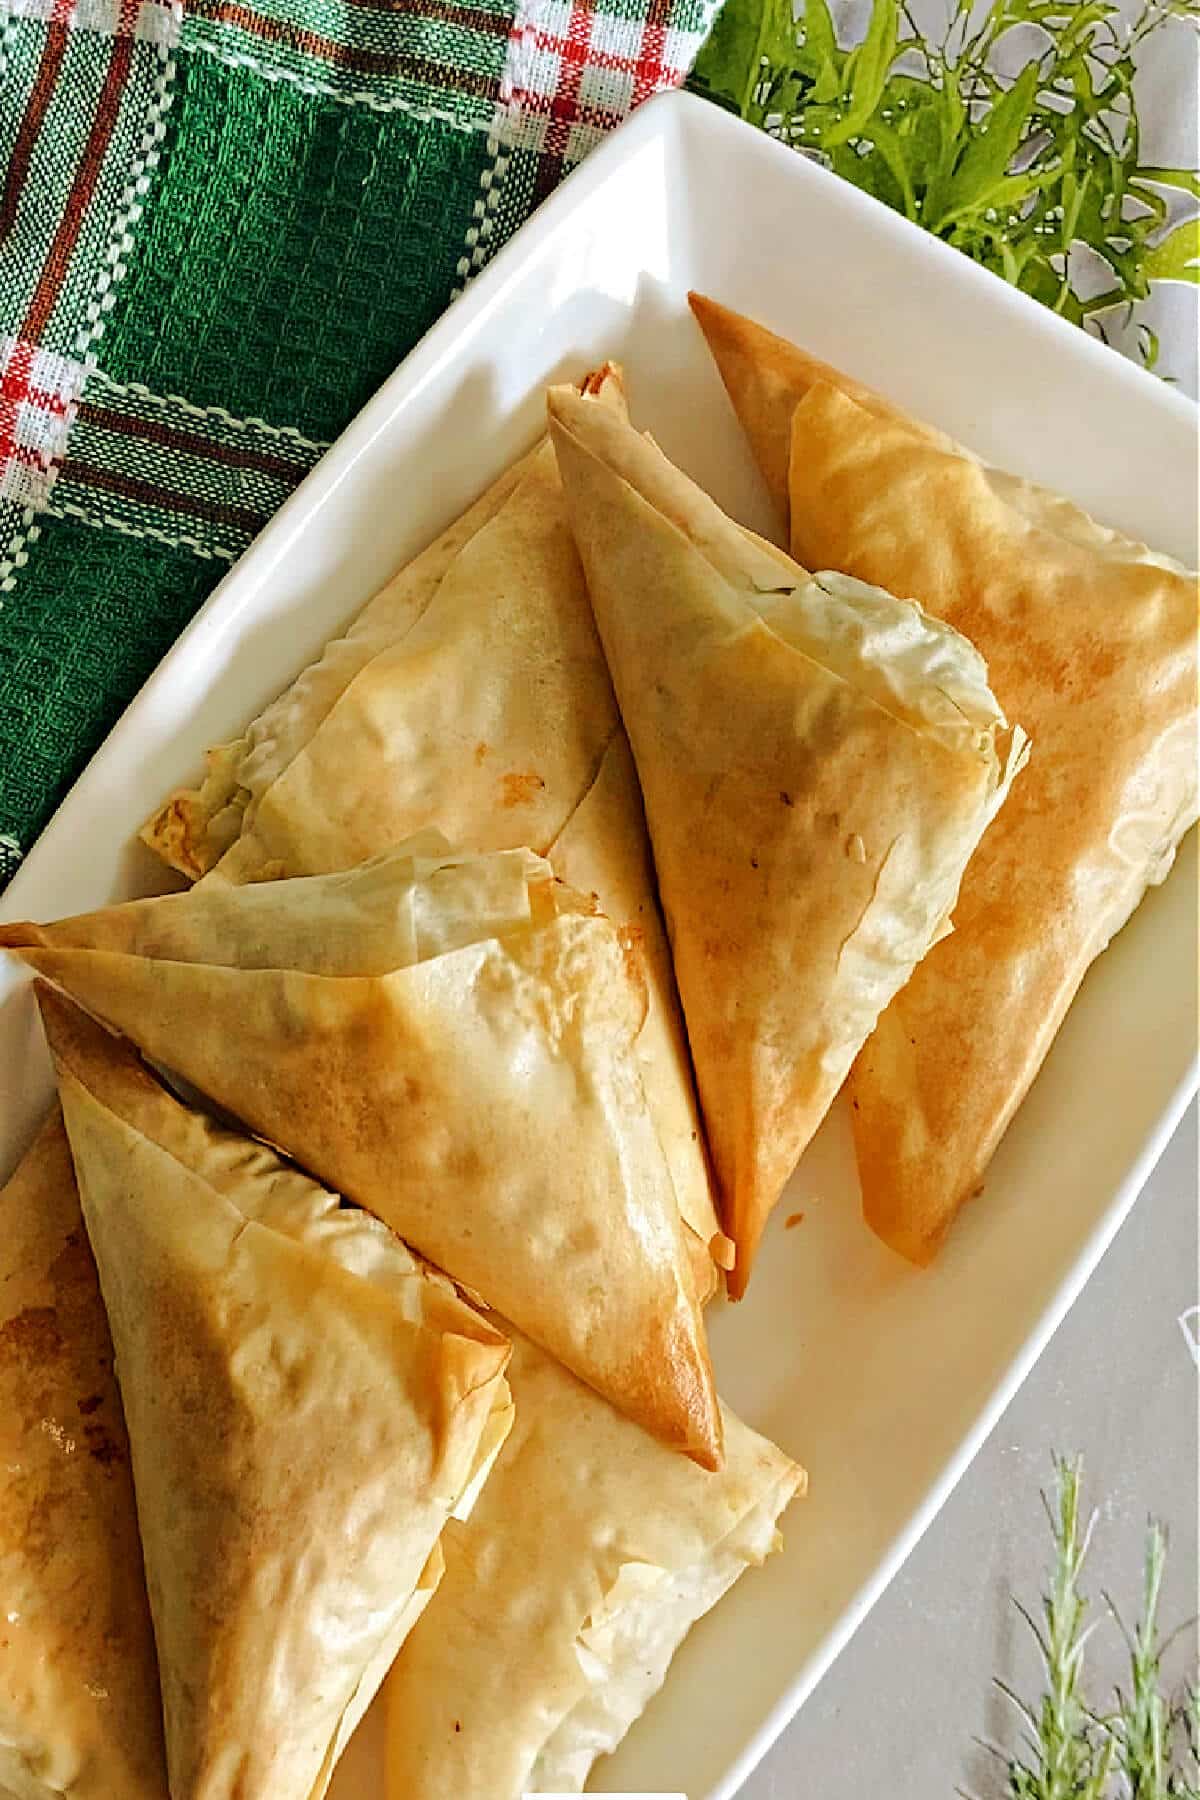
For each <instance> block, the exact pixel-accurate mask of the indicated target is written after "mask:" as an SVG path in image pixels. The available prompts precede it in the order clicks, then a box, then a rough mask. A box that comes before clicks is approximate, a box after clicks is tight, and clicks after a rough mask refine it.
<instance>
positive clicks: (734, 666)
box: [550, 388, 1025, 1294]
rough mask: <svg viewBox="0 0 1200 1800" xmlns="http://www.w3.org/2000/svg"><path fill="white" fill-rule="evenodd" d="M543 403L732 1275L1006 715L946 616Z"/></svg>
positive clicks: (913, 946) (884, 996)
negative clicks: (611, 696) (648, 865)
mask: <svg viewBox="0 0 1200 1800" xmlns="http://www.w3.org/2000/svg"><path fill="white" fill-rule="evenodd" d="M550 411H551V431H552V438H553V441H554V445H555V448H556V450H557V453H558V458H559V467H560V469H561V471H562V476H563V483H564V487H565V491H566V495H567V505H568V511H569V514H570V518H571V522H572V526H573V528H574V531H575V536H576V540H577V542H578V544H579V549H580V554H581V555H582V558H583V563H584V567H585V569H586V571H587V576H588V582H589V586H590V590H591V597H592V604H593V606H594V609H595V613H596V619H597V623H598V625H599V628H600V635H601V638H602V639H603V642H604V647H605V651H606V653H607V656H608V661H609V666H610V668H611V670H612V674H613V682H614V686H615V688H616V692H617V698H618V701H619V702H620V706H621V712H622V716H623V718H624V721H625V728H626V731H627V732H628V734H629V740H630V743H631V745H632V747H633V753H634V758H635V761H636V763H637V769H638V775H639V777H640V780H641V786H642V792H643V795H644V798H645V805H646V817H647V821H648V824H649V829H650V837H651V841H652V843H653V846H654V860H655V866H656V868H657V872H658V880H659V887H660V891H661V894H662V900H663V908H664V911H665V913H666V917H667V922H668V926H669V929H670V933H671V943H672V949H673V952H674V959H675V971H676V975H677V977H678V981H679V991H680V994H681V996H682V999H683V1007H684V1014H685V1017H686V1019H687V1028H688V1036H689V1040H690V1043H691V1049H692V1055H693V1059H694V1062H695V1067H696V1078H697V1084H698V1086H699V1090H700V1098H701V1103H702V1106H703V1110H704V1119H705V1126H706V1129H707V1132H708V1139H709V1144H710V1147H711V1149H712V1154H713V1160H714V1164H715V1167H716V1171H717V1175H718V1178H719V1182H720V1187H721V1190H722V1194H723V1198H724V1202H725V1205H726V1207H727V1213H726V1219H725V1224H726V1229H727V1230H728V1231H729V1233H730V1235H731V1236H732V1237H733V1239H734V1241H735V1243H736V1245H737V1262H736V1266H735V1268H734V1271H733V1274H732V1276H731V1278H730V1290H731V1292H733V1293H735V1294H740V1293H742V1292H743V1291H744V1290H745V1286H746V1281H747V1279H748V1277H749V1273H750V1268H751V1264H752V1261H753V1257H754V1254H755V1250H756V1247H757V1244H758V1241H759V1238H760V1236H761V1233H762V1230H763V1226H764V1225H765V1222H766V1219H767V1215H768V1213H769V1212H770V1210H771V1208H772V1207H773V1206H774V1204H775V1202H776V1200H777V1199H778V1197H779V1193H780V1190H781V1188H782V1187H783V1184H784V1182H785V1181H786V1179H787V1177H788V1176H789V1174H790V1173H791V1171H792V1168H793V1167H794V1165H795V1162H796V1159H797V1157H798V1156H799V1154H800V1152H801V1151H802V1150H803V1149H804V1147H805V1145H806V1144H807V1143H808V1141H809V1139H810V1138H811V1136H812V1134H813V1132H814V1131H815V1130H816V1128H817V1126H818V1125H819V1124H820V1122H821V1119H822V1118H823V1116H824V1114H825V1112H826V1111H827V1109H828V1107H829V1105H830V1102H831V1101H832V1099H833V1097H834V1095H835V1094H836V1092H837V1090H838V1088H839V1087H840V1085H841V1083H842V1081H843V1080H844V1078H845V1076H846V1074H847V1071H848V1070H849V1068H850V1065H851V1062H852V1061H853V1059H854V1057H855V1055H856V1054H857V1052H858V1050H859V1049H860V1048H861V1046H862V1043H863V1041H864V1039H865V1038H866V1037H867V1035H868V1033H869V1032H870V1030H871V1028H872V1026H873V1025H874V1024H875V1021H876V1019H877V1018H878V1016H879V1014H880V1012H881V1011H882V1010H883V1008H884V1007H885V1006H886V1005H887V1003H888V1001H889V1000H890V999H891V998H892V996H893V995H894V994H895V993H896V991H897V989H898V988H900V987H902V986H903V984H904V983H905V982H906V981H907V980H908V978H909V976H910V975H911V973H912V970H913V968H914V967H915V966H916V964H917V963H919V961H920V959H921V958H922V957H923V956H924V955H925V953H926V952H927V951H928V950H929V948H930V946H931V944H933V943H935V942H936V941H937V939H938V938H939V937H941V936H943V935H944V934H945V932H946V931H947V930H948V929H949V924H948V921H949V915H950V912H951V909H952V908H953V906H954V904H955V900H956V898H957V894H958V888H959V882H960V881H961V879H962V873H963V869H964V867H965V866H966V864H967V862H968V859H969V858H970V856H971V855H972V852H973V851H974V849H975V846H976V845H977V843H978V842H979V838H980V835H981V834H982V832H983V831H984V829H985V828H986V827H987V825H988V824H989V821H990V820H991V819H992V817H993V815H994V814H995V812H996V811H997V809H998V808H999V807H1000V805H1001V803H1002V801H1003V800H1004V798H1005V796H1006V794H1007V792H1008V788H1009V784H1010V782H1011V781H1012V779H1013V776H1014V774H1015V773H1016V771H1017V769H1018V768H1019V767H1020V764H1021V761H1022V758H1023V754H1024V747H1025V746H1024V736H1023V733H1022V732H1021V731H1020V729H1019V728H1013V729H1010V728H1009V727H1008V725H1007V724H1006V721H1005V719H1004V716H1003V714H1002V712H1001V710H1000V707H999V706H998V705H997V703H996V701H995V699H994V698H993V696H992V693H991V691H990V689H989V687H988V674H987V669H986V667H985V665H984V662H983V659H982V658H981V657H980V656H979V654H978V653H977V652H976V651H975V649H974V648H973V647H972V646H971V644H969V643H968V642H967V641H966V639H965V638H962V637H960V636H959V635H958V633H957V632H954V631H951V630H949V629H947V627H946V626H944V625H942V624H939V623H938V622H937V621H935V620H933V619H931V618H929V617H928V616H927V615H926V614H925V613H923V612H922V611H921V609H920V608H919V607H918V606H916V605H914V604H912V603H910V602H907V601H901V600H896V599H893V598H892V596H891V594H890V593H887V592H884V591H883V590H882V589H879V588H868V587H865V586H863V585H862V584H861V583H859V582H856V581H852V580H848V579H847V578H846V577H844V576H840V575H819V576H816V577H813V576H810V575H808V574H806V573H805V571H804V570H803V569H802V568H800V567H799V566H798V565H797V564H796V563H794V562H792V561H791V559H790V558H789V557H787V556H785V555H784V553H783V552H782V551H779V550H776V549H774V548H773V547H771V546H770V545H767V544H764V543H763V542H761V541H760V540H759V539H757V538H755V537H753V536H752V535H751V534H750V533H748V532H745V531H743V530H742V529H741V528H740V527H738V526H736V525H734V524H733V523H732V522H731V521H730V520H729V519H727V518H726V517H725V515H724V514H723V513H722V512H721V511H720V509H719V508H718V507H717V506H716V505H714V503H713V502H712V501H711V500H709V499H708V498H707V496H706V495H704V494H703V493H702V492H701V491H700V489H699V488H697V487H696V486H695V485H694V484H693V483H692V482H690V481H688V480H687V478H686V477H685V476H683V475H681V474H680V473H679V471H678V470H676V469H674V468H673V467H672V466H671V464H670V463H669V462H668V461H667V460H666V458H665V457H664V456H663V455H662V454H661V452H660V451H659V450H658V449H657V448H656V447H655V446H654V444H652V443H651V442H650V440H649V439H647V438H644V437H641V436H639V435H638V434H637V432H635V431H634V430H633V429H632V428H631V427H630V426H629V425H628V424H627V423H626V422H625V421H624V420H622V419H620V418H617V417H615V416H614V415H612V414H611V413H609V412H607V411H606V410H605V409H604V408H602V407H600V406H597V405H596V404H595V403H594V402H593V401H591V400H588V399H586V398H582V397H580V396H579V395H578V394H576V393H574V392H573V391H572V390H570V389H566V388H556V389H554V390H553V391H552V393H551V397H550Z"/></svg>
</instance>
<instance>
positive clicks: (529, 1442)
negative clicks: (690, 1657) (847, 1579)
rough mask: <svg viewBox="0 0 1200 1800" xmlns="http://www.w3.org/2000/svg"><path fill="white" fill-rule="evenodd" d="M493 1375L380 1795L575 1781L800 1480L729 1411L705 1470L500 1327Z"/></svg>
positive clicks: (396, 1693)
mask: <svg viewBox="0 0 1200 1800" xmlns="http://www.w3.org/2000/svg"><path fill="white" fill-rule="evenodd" d="M510 1379H511V1381H512V1384H513V1397H514V1400H515V1404H516V1411H517V1419H516V1424H515V1426H514V1428H513V1433H512V1436H511V1437H510V1438H509V1440H508V1443H507V1444H506V1445H505V1447H504V1450H503V1451H502V1452H501V1454H500V1457H499V1458H498V1460H497V1463H496V1467H495V1470H494V1472H493V1474H492V1477H491V1480H490V1481H489V1483H488V1486H487V1488H486V1489H485V1490H484V1493H483V1494H482V1495H481V1497H480V1501H479V1504H478V1506H477V1507H476V1508H475V1510H474V1511H473V1513H472V1514H471V1517H470V1519H469V1520H468V1521H467V1522H466V1523H465V1524H463V1525H461V1526H459V1525H455V1526H450V1527H448V1528H447V1532H446V1539H445V1552H446V1574H445V1578H444V1580H443V1583H442V1587H441V1590H440V1592H439V1594H438V1601H437V1606H436V1607H435V1608H431V1610H430V1612H429V1615H428V1617H427V1618H426V1619H425V1620H423V1621H422V1623H421V1624H420V1625H419V1626H418V1627H417V1629H416V1630H415V1631H414V1632H413V1634H412V1636H411V1638H410V1639H409V1641H408V1643H407V1644H406V1645H405V1647H404V1651H403V1653H402V1654H401V1655H400V1657H399V1658H398V1659H397V1661H396V1663H395V1665H394V1667H393V1669H392V1672H391V1674H390V1676H389V1677H388V1681H387V1684H386V1689H385V1695H386V1704H387V1710H386V1720H387V1763H386V1768H387V1793H388V1796H389V1800H520V1797H521V1795H523V1794H525V1793H532V1794H539V1793H578V1792H581V1791H582V1789H583V1786H584V1783H585V1782H586V1780H587V1777H588V1771H589V1770H590V1768H591V1766H592V1763H593V1762H594V1760H595V1759H596V1757H598V1756H602V1755H605V1754H607V1753H608V1752H609V1751H611V1750H613V1749H615V1748H616V1746H617V1744H618V1743H620V1741H621V1739H622V1738H623V1737H624V1736H625V1734H626V1732H627V1731H628V1730H629V1727H630V1726H631V1725H632V1724H633V1722H634V1720H635V1719H636V1718H637V1717H638V1716H639V1714H640V1713H641V1712H642V1711H643V1710H644V1708H645V1706H646V1705H647V1703H648V1702H649V1700H650V1699H651V1697H652V1696H653V1695H654V1694H655V1693H656V1692H657V1690H658V1688H659V1687H660V1686H661V1685H662V1682H663V1680H664V1678H665V1676H666V1673H667V1670H668V1668H669V1666H670V1662H671V1659H672V1657H673V1656H674V1654H675V1651H676V1650H677V1649H678V1647H679V1645H680V1643H681V1642H682V1641H683V1639H684V1637H685V1636H686V1635H687V1633H688V1631H689V1630H690V1629H691V1627H692V1625H693V1624H694V1623H695V1622H696V1620H697V1619H699V1618H700V1617H701V1616H702V1615H703V1614H704V1613H706V1612H708V1611H709V1610H710V1608H712V1607H713V1606H715V1605H716V1603H717V1601H718V1600H719V1599H720V1598H721V1596H722V1595H723V1594H724V1593H725V1592H726V1591H727V1590H728V1589H729V1588H730V1587H732V1585H733V1584H734V1582H735V1581H736V1580H737V1579H738V1577H739V1576H740V1575H741V1574H742V1573H743V1572H744V1571H745V1570H746V1569H747V1568H750V1567H752V1566H754V1565H756V1564H758V1563H761V1562H763V1561H764V1560H765V1558H766V1557H767V1556H769V1555H770V1554H771V1552H772V1551H773V1550H775V1549H776V1548H778V1546H779V1544H780V1541H781V1540H780V1537H779V1532H778V1529H777V1522H778V1519H779V1516H780V1514H781V1513H782V1512H783V1511H784V1509H785V1508H786V1507H787V1505H788V1504H789V1503H790V1501H791V1500H792V1499H793V1498H794V1497H795V1496H796V1495H798V1494H802V1493H803V1492H804V1488H805V1475H804V1471H803V1470H802V1469H801V1468H799V1467H798V1466H797V1464H795V1463H794V1462H792V1461H791V1459H790V1458H789V1457H787V1456H786V1455H784V1453H783V1452H782V1451H781V1450H779V1449H777V1448H776V1446H775V1445H774V1444H771V1443H770V1442H768V1440H767V1439H765V1438H762V1437H760V1436H758V1434H757V1433H755V1432H753V1431H751V1430H750V1429H749V1428H748V1427H747V1426H746V1425H744V1424H742V1422H741V1421H740V1420H739V1419H737V1418H736V1417H735V1416H734V1415H733V1414H732V1413H730V1412H729V1411H728V1410H726V1411H725V1413H724V1419H725V1445H726V1462H725V1468H724V1470H723V1472H722V1473H721V1474H719V1475H709V1474H706V1473H704V1472H703V1471H702V1470H699V1469H697V1468H695V1467H694V1466H693V1465H691V1464H690V1463H688V1462H686V1461H685V1460H684V1459H683V1458H682V1457H678V1456H672V1455H670V1453H669V1452H667V1451H665V1450H664V1449H663V1448H662V1446H661V1445H659V1444H656V1443H654V1441H653V1440H652V1439H651V1438H649V1437H648V1436H647V1435H646V1434H645V1433H644V1432H642V1431H639V1430H638V1429H637V1428H636V1427H635V1426H633V1425H631V1424H630V1423H629V1421H628V1420H626V1419H623V1418H622V1417H621V1416H620V1415H619V1414H618V1413H617V1412H615V1411H614V1409H613V1408H612V1407H610V1406H609V1405H608V1404H607V1403H606V1402H605V1401H603V1400H601V1399H600V1398H599V1397H598V1396H596V1395H594V1394H592V1393H590V1392H589V1391H588V1390H587V1389H586V1388H584V1387H583V1386H582V1385H581V1384H580V1383H579V1382H578V1381H576V1380H575V1379H574V1377H573V1376H571V1375H570V1374H568V1373H567V1371H566V1370H565V1369H563V1368H561V1367H560V1366H559V1365H558V1364H557V1363H555V1362H554V1361H553V1360H552V1359H550V1358H549V1357H547V1356H544V1355H543V1354H542V1353H541V1351H539V1350H538V1349H537V1348H536V1347H535V1346H534V1345H533V1344H531V1343H530V1342H529V1341H528V1340H527V1339H525V1338H524V1337H522V1336H521V1334H520V1333H518V1332H514V1333H513V1361H512V1365H511V1369H510Z"/></svg>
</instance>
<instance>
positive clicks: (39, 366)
mask: <svg viewBox="0 0 1200 1800" xmlns="http://www.w3.org/2000/svg"><path fill="white" fill-rule="evenodd" d="M83 377H84V368H83V364H82V363H79V362H73V361H72V360H71V358H70V357H66V356H58V355H56V354H55V352H54V351H53V350H45V349H42V348H40V347H39V346H38V345H36V344H31V343H29V342H28V341H27V340H26V339H24V338H18V337H13V336H11V335H10V334H8V333H5V332H0V500H11V501H13V502H15V504H16V505H18V506H21V507H25V506H40V505H41V504H42V503H43V501H44V500H45V498H46V496H47V494H48V493H49V491H50V488H51V486H52V484H53V481H54V472H53V465H54V461H55V459H56V458H57V457H58V456H60V455H61V453H62V449H63V445H64V444H65V442H66V437H67V431H68V428H69V426H70V423H71V420H72V418H73V416H74V411H75V405H76V402H77V401H78V399H79V394H80V390H81V389H82V387H83Z"/></svg>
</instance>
